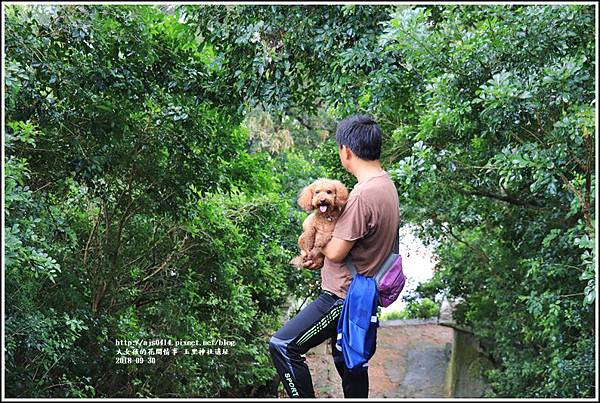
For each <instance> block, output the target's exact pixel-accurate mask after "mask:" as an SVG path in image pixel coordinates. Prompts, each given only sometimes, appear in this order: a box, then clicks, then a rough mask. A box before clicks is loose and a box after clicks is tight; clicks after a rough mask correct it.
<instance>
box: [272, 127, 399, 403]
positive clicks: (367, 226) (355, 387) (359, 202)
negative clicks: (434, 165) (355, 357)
mask: <svg viewBox="0 0 600 403" xmlns="http://www.w3.org/2000/svg"><path fill="white" fill-rule="evenodd" d="M335 138H336V142H337V144H338V153H339V157H340V162H341V164H342V166H343V167H344V168H345V169H346V170H347V171H348V172H350V173H351V174H352V175H354V176H355V177H356V179H357V181H358V183H357V184H356V185H355V186H354V189H352V191H351V192H350V195H349V198H348V202H347V204H346V207H345V209H344V212H343V213H342V214H341V216H340V217H339V219H338V222H337V223H336V226H335V230H334V232H333V237H332V239H331V241H329V243H328V244H327V245H325V247H323V248H322V249H321V252H322V253H323V254H324V255H325V261H324V263H323V267H322V268H321V288H322V290H321V294H320V295H319V297H318V298H317V299H316V300H315V301H313V302H312V303H311V304H309V305H308V306H307V307H306V308H304V309H303V310H301V311H300V312H299V313H298V315H296V316H295V317H293V318H292V319H290V320H289V321H288V322H287V323H286V324H285V325H283V327H282V328H281V329H279V330H278V331H277V332H275V334H274V335H273V336H272V337H271V340H270V342H269V351H270V353H271V357H272V358H273V362H274V364H275V367H276V369H277V372H278V373H279V376H280V378H281V380H282V381H283V385H284V387H285V390H286V392H287V394H288V395H289V396H290V397H315V392H314V389H313V384H312V379H311V376H310V371H309V369H308V366H307V365H306V359H305V357H304V354H305V353H306V352H307V351H308V350H310V349H311V348H313V347H316V346H318V345H319V344H321V343H322V342H323V341H325V340H327V339H330V341H331V349H332V355H333V359H334V363H335V366H336V369H337V371H338V374H339V375H340V377H341V378H342V387H343V390H344V396H345V397H363V398H366V397H368V392H369V378H368V371H367V368H368V367H366V368H365V370H364V371H362V372H358V373H350V372H349V371H348V369H347V368H346V365H345V363H344V359H343V356H342V353H341V351H339V350H338V349H337V348H335V342H336V339H337V337H336V336H337V332H336V327H337V322H338V319H339V317H340V313H341V311H342V306H343V302H344V298H345V297H346V295H347V292H348V287H349V286H350V282H351V281H352V276H351V274H350V272H349V271H348V268H347V267H346V265H345V263H344V259H345V258H346V256H347V255H348V254H349V253H350V256H351V258H352V262H353V263H354V265H355V266H356V268H357V271H358V273H360V274H363V275H365V276H373V275H374V274H375V272H376V270H377V268H378V267H379V266H380V265H381V264H382V263H383V261H384V260H385V258H386V257H387V256H388V255H389V254H390V253H391V252H392V251H393V248H394V246H395V239H396V232H397V229H398V222H399V217H400V214H399V208H398V192H397V190H396V187H395V186H394V183H393V182H392V180H391V179H390V177H389V174H388V173H387V172H385V171H384V170H383V169H382V167H381V164H380V162H379V157H380V154H381V130H380V129H379V127H378V126H377V123H376V122H375V121H374V120H373V119H371V118H370V117H368V116H364V115H355V116H352V117H349V118H347V119H344V120H342V121H341V122H339V124H338V128H337V130H336V135H335ZM305 267H307V268H309V269H316V268H317V267H316V264H314V263H313V262H312V261H307V262H306V263H305Z"/></svg>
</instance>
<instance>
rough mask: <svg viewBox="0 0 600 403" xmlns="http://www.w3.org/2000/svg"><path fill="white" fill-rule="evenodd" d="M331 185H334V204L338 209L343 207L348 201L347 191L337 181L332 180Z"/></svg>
mask: <svg viewBox="0 0 600 403" xmlns="http://www.w3.org/2000/svg"><path fill="white" fill-rule="evenodd" d="M333 183H334V184H335V203H336V204H337V205H338V206H340V207H344V206H345V205H346V202H347V201H348V189H346V186H344V184H343V183H342V182H340V181H338V180H334V181H333Z"/></svg>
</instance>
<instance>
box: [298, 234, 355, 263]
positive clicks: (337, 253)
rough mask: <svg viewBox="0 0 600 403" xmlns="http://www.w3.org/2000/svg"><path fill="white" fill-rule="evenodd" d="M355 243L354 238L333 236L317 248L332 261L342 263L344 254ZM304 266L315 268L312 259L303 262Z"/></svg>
mask: <svg viewBox="0 0 600 403" xmlns="http://www.w3.org/2000/svg"><path fill="white" fill-rule="evenodd" d="M355 243H356V240H354V241H346V240H344V239H339V238H335V237H334V238H331V240H330V241H329V242H328V243H327V245H325V246H324V247H322V248H321V249H319V250H320V251H321V253H322V254H324V255H325V256H327V258H328V259H329V260H331V261H332V262H334V263H342V262H343V261H344V259H345V258H346V255H347V254H348V252H350V249H352V247H353V246H354V244H355ZM304 267H307V268H309V269H316V268H317V267H316V266H315V265H314V264H313V261H312V260H308V261H306V262H305V263H304Z"/></svg>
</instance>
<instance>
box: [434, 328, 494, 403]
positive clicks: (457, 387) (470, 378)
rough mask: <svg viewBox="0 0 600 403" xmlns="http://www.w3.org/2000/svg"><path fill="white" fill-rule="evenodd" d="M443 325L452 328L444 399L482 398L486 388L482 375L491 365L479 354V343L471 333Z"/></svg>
mask: <svg viewBox="0 0 600 403" xmlns="http://www.w3.org/2000/svg"><path fill="white" fill-rule="evenodd" d="M440 324H442V323H440ZM443 325H445V326H450V327H453V328H454V340H453V342H452V354H451V357H450V363H449V364H448V369H447V372H446V387H445V390H446V393H447V395H446V397H483V396H484V394H485V391H486V389H487V388H488V385H487V384H486V383H485V379H484V376H483V374H484V371H486V370H488V369H491V368H492V367H493V365H492V363H491V362H490V360H489V359H488V358H486V357H485V356H484V355H483V354H482V353H481V346H480V345H479V341H478V340H477V339H476V338H475V336H474V335H473V334H472V333H471V332H469V331H468V330H467V329H461V328H458V327H456V326H453V325H452V324H447V323H444V324H443Z"/></svg>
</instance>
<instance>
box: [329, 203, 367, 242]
mask: <svg viewBox="0 0 600 403" xmlns="http://www.w3.org/2000/svg"><path fill="white" fill-rule="evenodd" d="M370 221H371V212H370V210H369V208H368V206H366V204H365V202H364V200H361V198H360V196H357V197H352V198H350V199H349V200H348V203H347V204H346V207H345V208H344V212H343V213H342V215H340V218H339V219H338V221H337V223H336V224H335V229H334V230H333V237H335V238H338V239H344V240H346V241H354V240H356V239H361V238H364V237H365V235H367V233H369V231H370V230H371V228H370V225H369V223H370Z"/></svg>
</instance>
